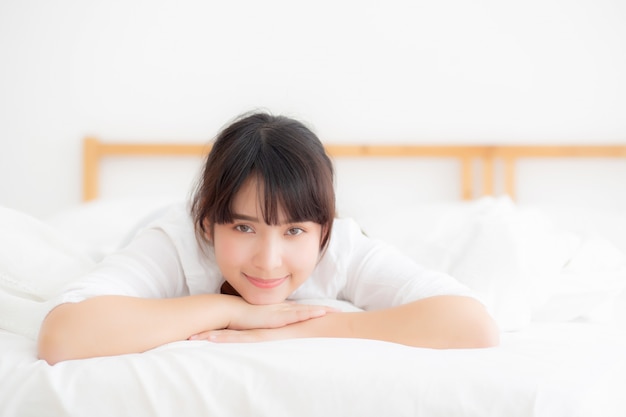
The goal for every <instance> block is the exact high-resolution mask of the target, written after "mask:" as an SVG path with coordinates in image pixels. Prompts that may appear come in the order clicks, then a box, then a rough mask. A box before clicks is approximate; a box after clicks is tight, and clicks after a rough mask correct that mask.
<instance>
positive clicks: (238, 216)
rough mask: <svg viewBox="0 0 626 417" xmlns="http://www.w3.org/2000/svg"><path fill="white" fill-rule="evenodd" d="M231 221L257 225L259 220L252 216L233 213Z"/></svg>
mask: <svg viewBox="0 0 626 417" xmlns="http://www.w3.org/2000/svg"><path fill="white" fill-rule="evenodd" d="M233 220H245V221H248V222H256V223H259V219H258V218H257V217H254V216H248V215H246V214H240V213H233Z"/></svg>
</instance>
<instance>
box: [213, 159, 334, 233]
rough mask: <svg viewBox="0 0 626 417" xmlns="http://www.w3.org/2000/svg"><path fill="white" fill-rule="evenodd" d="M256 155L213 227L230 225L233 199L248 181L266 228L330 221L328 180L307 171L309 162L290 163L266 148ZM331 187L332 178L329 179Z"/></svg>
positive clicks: (331, 210) (331, 216)
mask: <svg viewBox="0 0 626 417" xmlns="http://www.w3.org/2000/svg"><path fill="white" fill-rule="evenodd" d="M264 151H265V152H260V153H259V154H258V155H257V159H256V161H255V163H254V165H253V166H251V167H250V170H249V171H248V172H247V173H246V174H245V175H241V177H240V178H239V179H238V181H237V183H238V186H237V187H234V189H232V191H231V193H232V194H231V197H230V198H228V200H229V202H230V204H228V205H225V206H222V208H223V209H224V210H222V213H221V214H222V215H221V216H220V215H218V216H217V217H218V218H216V219H215V220H216V222H217V223H231V222H232V221H233V218H234V216H233V208H232V202H233V200H234V196H235V195H236V194H237V193H238V192H239V191H240V190H241V188H242V187H243V185H244V184H245V183H246V182H247V181H249V180H255V181H256V187H257V190H256V191H257V196H258V198H259V202H258V203H259V207H260V209H261V215H262V218H263V221H264V222H265V223H266V224H269V225H278V224H280V223H282V222H287V223H297V222H304V221H311V222H315V223H318V224H322V225H324V224H327V223H328V222H329V221H330V220H331V219H332V218H333V217H334V207H335V198H334V197H335V195H334V191H333V190H331V191H330V192H329V190H328V187H327V184H328V181H329V179H328V178H324V175H323V174H322V173H320V172H316V173H313V172H312V171H311V166H310V162H308V163H307V162H306V161H291V160H290V158H289V155H284V154H280V153H277V152H275V151H276V150H275V149H272V148H266V149H264ZM330 181H331V183H332V178H330Z"/></svg>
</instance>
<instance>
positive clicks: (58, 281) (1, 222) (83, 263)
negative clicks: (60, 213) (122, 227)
mask: <svg viewBox="0 0 626 417" xmlns="http://www.w3.org/2000/svg"><path fill="white" fill-rule="evenodd" d="M0 230H2V233H1V234H0V328H3V329H7V330H10V331H13V332H16V333H20V334H23V335H26V336H29V337H35V336H36V334H37V332H38V330H39V325H40V323H41V320H42V319H43V317H44V316H45V314H46V313H47V305H46V301H47V300H49V299H51V298H52V297H54V296H55V295H56V294H57V293H58V292H59V291H60V290H61V288H62V287H63V286H64V285H66V284H67V283H69V282H70V281H72V280H73V279H75V278H76V277H77V276H79V275H81V274H82V273H85V272H86V271H87V270H88V269H89V268H91V267H92V265H93V262H92V261H91V260H90V259H89V258H88V257H87V256H86V254H85V253H83V252H81V251H80V250H77V249H76V246H75V245H73V244H72V243H71V242H69V241H68V240H67V239H66V238H64V237H63V236H62V235H61V234H60V233H58V232H57V231H56V230H54V229H53V228H51V227H50V226H48V225H46V224H44V223H43V222H42V221H40V220H38V219H35V218H33V217H30V216H28V215H26V214H23V213H20V212H18V211H15V210H12V209H8V208H4V207H0Z"/></svg>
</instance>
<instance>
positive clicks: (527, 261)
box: [413, 197, 580, 331]
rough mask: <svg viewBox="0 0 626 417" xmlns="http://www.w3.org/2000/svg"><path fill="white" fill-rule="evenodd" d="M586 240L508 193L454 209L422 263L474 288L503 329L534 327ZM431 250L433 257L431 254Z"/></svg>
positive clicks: (425, 248)
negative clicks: (519, 203)
mask: <svg viewBox="0 0 626 417" xmlns="http://www.w3.org/2000/svg"><path fill="white" fill-rule="evenodd" d="M579 243H580V240H579V239H578V238H577V237H576V236H574V235H572V234H562V233H557V232H556V231H555V230H554V228H553V226H552V223H551V222H550V221H549V220H548V218H547V217H546V216H544V215H543V214H542V213H541V212H539V211H537V210H532V209H520V208H519V207H517V206H516V205H515V204H514V203H513V202H512V201H511V199H510V198H508V197H500V198H493V197H485V198H482V199H479V200H477V201H475V202H472V203H469V204H466V205H463V206H460V207H459V209H458V210H450V211H448V213H447V215H446V216H444V217H442V218H440V219H439V220H438V223H437V227H435V228H434V229H433V231H432V232H431V235H430V236H428V237H427V238H426V240H425V242H423V243H421V244H417V243H416V244H414V249H419V250H418V251H416V252H415V253H414V255H413V257H414V259H415V260H416V261H418V262H421V263H425V262H423V260H424V259H425V258H426V257H428V256H434V257H435V259H436V262H431V264H430V265H428V262H426V263H425V264H426V265H428V266H430V267H433V266H435V267H438V269H442V270H444V271H446V272H448V273H449V274H451V275H452V276H453V277H455V278H456V279H458V280H459V281H460V282H462V283H464V284H465V285H467V286H468V287H470V288H472V289H473V290H474V291H476V293H477V294H478V295H479V296H480V297H481V298H482V300H483V301H484V302H485V303H486V304H487V306H488V307H489V309H490V311H491V312H492V314H493V315H494V318H495V319H496V321H497V322H498V324H499V326H500V328H501V329H502V330H509V331H510V330H518V329H520V328H522V327H524V326H526V325H528V324H529V323H530V321H531V318H532V312H533V310H534V309H535V308H537V307H538V306H540V305H542V304H544V303H545V302H546V301H547V299H548V298H549V296H550V293H551V289H552V281H553V280H554V279H555V277H557V276H558V274H559V273H560V271H561V269H562V268H563V266H564V265H565V264H566V263H567V261H568V259H569V258H570V257H571V254H572V253H573V251H574V249H575V248H576V247H577V246H578V245H579ZM429 254H430V255H429Z"/></svg>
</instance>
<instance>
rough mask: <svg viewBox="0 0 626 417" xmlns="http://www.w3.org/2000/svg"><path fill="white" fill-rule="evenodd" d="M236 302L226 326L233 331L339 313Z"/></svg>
mask: <svg viewBox="0 0 626 417" xmlns="http://www.w3.org/2000/svg"><path fill="white" fill-rule="evenodd" d="M236 302H237V306H236V308H235V309H234V313H233V314H232V315H231V319H230V322H229V324H228V325H227V326H226V329H230V330H233V331H239V330H254V329H273V328H280V327H284V326H287V325H289V324H293V323H297V322H302V321H306V320H310V319H315V318H318V317H323V316H325V315H326V314H327V313H330V312H335V311H337V310H336V309H334V308H332V307H326V306H319V305H307V304H297V303H294V302H284V303H280V304H270V305H253V304H248V303H247V302H245V301H244V300H243V299H240V298H237V301H236ZM210 333H211V331H209V330H208V331H205V332H201V333H198V334H195V335H192V336H191V337H190V338H189V339H190V340H200V339H209V337H208V335H209V334H210Z"/></svg>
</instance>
